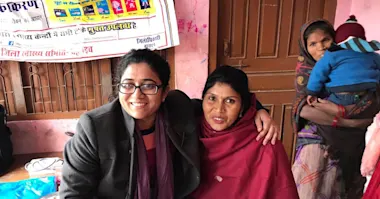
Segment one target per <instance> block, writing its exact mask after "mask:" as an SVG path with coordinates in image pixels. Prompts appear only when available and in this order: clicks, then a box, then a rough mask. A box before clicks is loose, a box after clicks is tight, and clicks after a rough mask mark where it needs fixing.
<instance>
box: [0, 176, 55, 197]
mask: <svg viewBox="0 0 380 199" xmlns="http://www.w3.org/2000/svg"><path fill="white" fill-rule="evenodd" d="M53 192H56V187H55V176H50V177H43V178H33V179H27V180H22V181H17V182H7V183H0V199H38V198H41V197H42V196H45V195H48V194H50V193H53Z"/></svg>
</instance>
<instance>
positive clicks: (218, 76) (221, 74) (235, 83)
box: [202, 66, 251, 114]
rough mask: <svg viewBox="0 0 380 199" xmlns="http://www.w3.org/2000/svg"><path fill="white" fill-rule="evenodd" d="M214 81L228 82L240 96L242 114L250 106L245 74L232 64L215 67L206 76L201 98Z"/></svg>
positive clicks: (249, 94)
mask: <svg viewBox="0 0 380 199" xmlns="http://www.w3.org/2000/svg"><path fill="white" fill-rule="evenodd" d="M216 83H223V84H228V85H229V86H231V88H232V89H234V90H235V91H236V92H237V93H238V94H239V95H240V97H241V102H242V108H241V110H242V113H243V114H244V113H245V112H246V111H247V110H248V109H249V107H251V93H250V92H249V86H248V77H247V75H246V74H245V73H244V72H243V71H241V70H239V69H236V68H234V67H232V66H220V67H217V68H216V69H215V70H214V71H213V72H212V73H211V74H210V75H209V76H208V78H207V81H206V85H205V87H204V89H203V92H202V98H204V96H205V95H206V93H207V91H208V90H209V89H210V88H211V87H213V86H214V85H215V84H216Z"/></svg>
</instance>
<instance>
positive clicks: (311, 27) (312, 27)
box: [303, 21, 335, 43]
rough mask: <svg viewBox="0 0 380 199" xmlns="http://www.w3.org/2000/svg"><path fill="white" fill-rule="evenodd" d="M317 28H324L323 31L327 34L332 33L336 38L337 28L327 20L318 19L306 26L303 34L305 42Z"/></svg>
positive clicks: (333, 37) (332, 36)
mask: <svg viewBox="0 0 380 199" xmlns="http://www.w3.org/2000/svg"><path fill="white" fill-rule="evenodd" d="M316 30H322V31H323V32H325V34H328V35H330V36H331V38H332V39H333V40H334V39H335V30H334V28H333V27H332V26H331V25H330V24H328V23H326V22H325V21H316V22H314V23H312V24H310V25H309V27H307V28H306V30H305V33H304V34H303V39H304V40H305V43H306V41H307V39H308V38H309V36H310V35H311V34H312V33H313V32H315V31H316Z"/></svg>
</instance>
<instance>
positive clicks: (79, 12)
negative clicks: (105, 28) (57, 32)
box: [46, 0, 156, 23]
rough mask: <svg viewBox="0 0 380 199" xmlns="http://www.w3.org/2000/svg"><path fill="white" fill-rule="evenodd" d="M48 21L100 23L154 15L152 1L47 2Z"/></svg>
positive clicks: (69, 0)
mask: <svg viewBox="0 0 380 199" xmlns="http://www.w3.org/2000/svg"><path fill="white" fill-rule="evenodd" d="M46 7H47V8H48V12H49V20H50V21H54V22H61V23H71V22H91V21H93V22H102V21H111V20H117V19H120V18H122V19H127V18H131V17H140V16H141V17H146V16H150V15H154V14H155V13H156V9H155V7H154V5H153V0H60V1H57V0H48V1H46Z"/></svg>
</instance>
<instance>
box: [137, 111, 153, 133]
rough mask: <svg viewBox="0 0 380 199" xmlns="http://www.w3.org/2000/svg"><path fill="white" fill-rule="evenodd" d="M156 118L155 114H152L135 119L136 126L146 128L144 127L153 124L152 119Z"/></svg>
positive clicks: (147, 127)
mask: <svg viewBox="0 0 380 199" xmlns="http://www.w3.org/2000/svg"><path fill="white" fill-rule="evenodd" d="M155 120H156V114H154V115H151V116H149V117H147V118H144V119H139V120H136V126H137V127H138V128H139V129H140V130H146V129H150V128H152V127H153V126H154V121H155Z"/></svg>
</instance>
